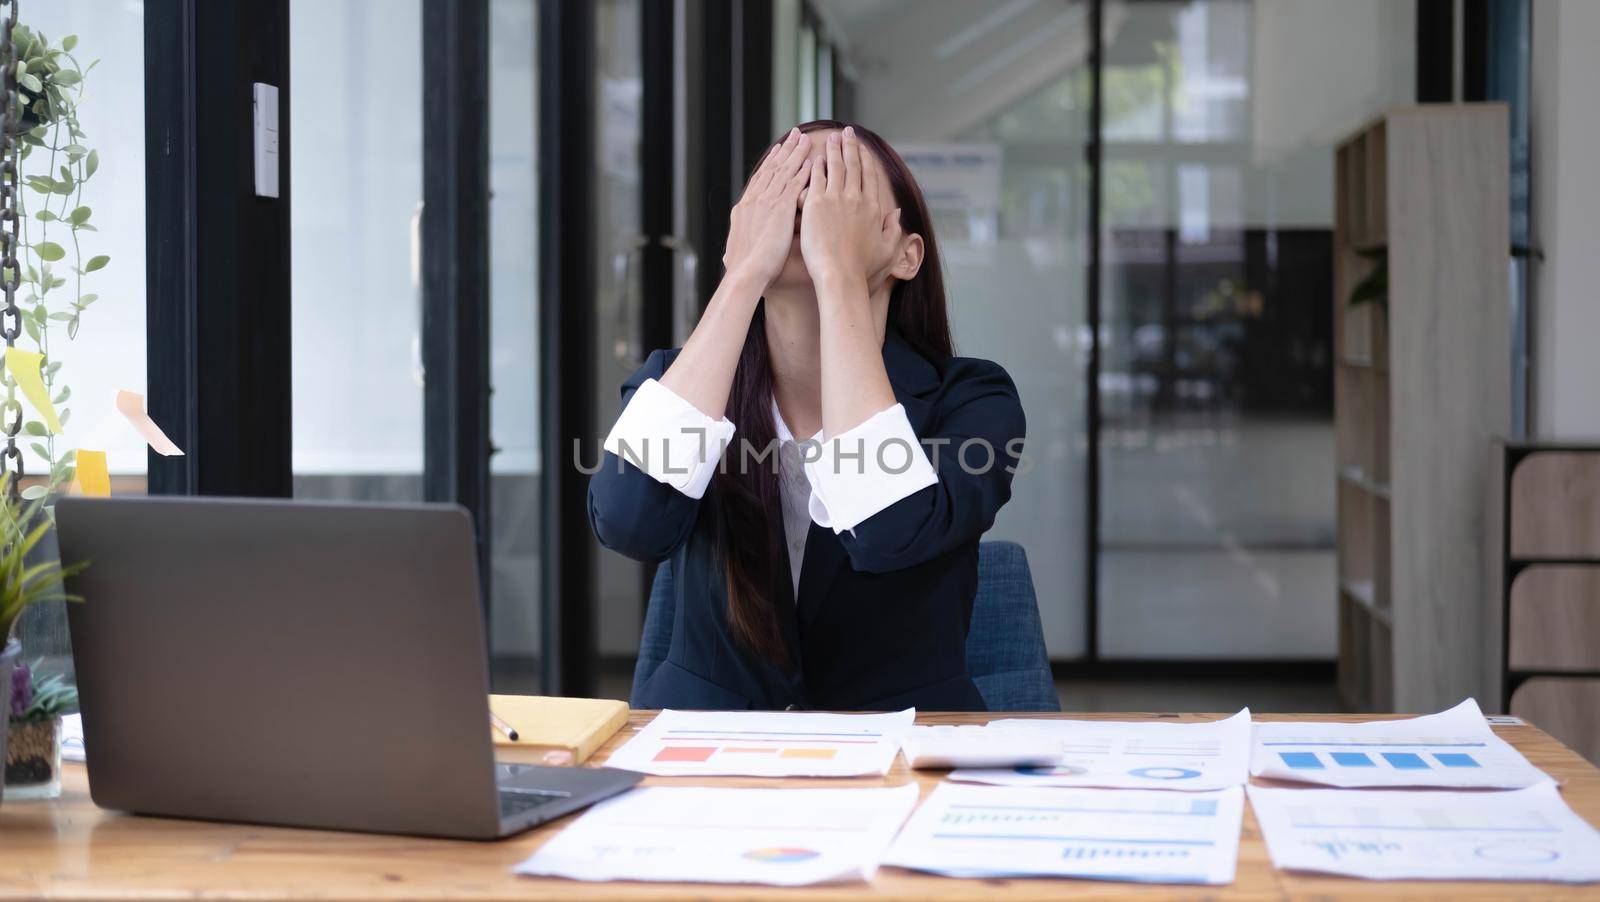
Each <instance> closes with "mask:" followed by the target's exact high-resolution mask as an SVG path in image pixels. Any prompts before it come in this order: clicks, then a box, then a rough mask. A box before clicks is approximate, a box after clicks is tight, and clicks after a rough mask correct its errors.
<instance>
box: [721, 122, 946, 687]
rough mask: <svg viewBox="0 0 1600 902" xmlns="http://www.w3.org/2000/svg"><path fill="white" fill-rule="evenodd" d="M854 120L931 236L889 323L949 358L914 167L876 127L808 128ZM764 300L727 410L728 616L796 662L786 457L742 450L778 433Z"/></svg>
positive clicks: (805, 127)
mask: <svg viewBox="0 0 1600 902" xmlns="http://www.w3.org/2000/svg"><path fill="white" fill-rule="evenodd" d="M846 125H850V126H851V127H853V128H854V129H855V133H856V136H857V137H858V138H859V139H860V140H861V143H862V144H863V145H865V146H866V148H867V149H869V150H871V151H872V152H873V153H875V154H877V157H878V159H879V160H880V161H882V163H883V171H884V175H885V176H886V177H887V178H888V180H889V185H890V187H891V188H892V189H893V191H894V199H895V205H896V206H898V207H899V208H900V224H901V227H902V228H904V229H905V231H906V234H908V235H909V234H917V235H921V236H922V244H923V256H922V268H921V269H919V270H917V274H916V276H914V277H912V278H911V279H909V280H905V281H897V282H896V283H895V285H894V288H893V290H892V291H891V293H890V295H889V325H890V327H891V328H893V329H895V330H896V331H898V332H899V333H900V336H901V337H902V338H904V339H905V340H906V342H907V343H909V344H910V345H911V346H912V347H913V348H915V349H917V351H918V352H919V353H921V354H922V355H923V356H924V357H927V358H929V359H931V360H935V361H939V360H943V359H945V358H947V357H949V356H951V354H952V350H951V342H950V320H949V318H948V317H947V315H946V313H945V298H944V271H943V268H942V266H941V265H940V261H939V244H938V242H936V241H935V240H934V237H933V220H932V218H931V217H929V215H928V205H927V203H926V202H925V201H924V200H923V197H922V189H921V187H919V186H918V185H917V180H916V178H915V176H913V175H912V174H911V169H910V167H908V166H906V163H905V160H902V159H901V158H900V155H899V154H898V153H896V152H895V150H894V148H892V147H890V146H889V144H888V142H886V141H884V140H883V138H881V137H879V136H878V135H877V133H875V132H873V131H872V130H870V129H867V128H864V127H862V126H860V125H856V124H854V123H845V122H838V121H835V120H832V119H817V120H814V121H811V122H806V123H803V124H801V125H800V131H802V132H815V131H830V130H836V129H843V128H844V127H845V126H846ZM775 143H776V142H775ZM797 240H798V239H797ZM765 303H766V302H765V301H762V302H761V304H758V305H757V307H756V312H755V316H754V317H752V318H751V321H750V332H749V334H748V335H746V336H745V341H744V350H743V352H742V353H741V354H740V355H739V366H738V369H737V370H735V371H734V375H733V386H732V389H731V391H730V392H729V394H728V411H727V416H728V419H729V420H732V421H733V423H734V424H735V425H736V426H737V427H738V429H739V439H738V440H736V441H734V442H733V443H731V444H730V445H729V446H728V450H727V452H726V454H727V455H728V457H727V459H725V460H724V462H723V463H724V465H723V466H722V467H721V469H720V470H719V472H718V474H717V476H716V478H715V481H714V483H713V486H714V489H713V503H714V505H715V511H716V523H717V545H718V549H719V551H720V553H721V555H722V559H723V568H724V571H725V572H726V574H727V585H728V623H729V625H730V626H731V627H732V628H733V633H734V635H735V637H737V638H738V640H739V641H740V642H741V643H743V644H744V645H745V646H747V647H749V648H750V649H752V650H753V651H755V652H756V653H758V654H760V655H762V656H763V657H765V658H767V659H768V660H770V661H773V662H774V663H777V664H778V665H779V666H783V667H787V666H789V663H790V662H789V655H788V652H787V650H786V648H785V646H784V642H783V637H782V635H780V633H779V631H778V618H777V610H776V607H775V605H776V604H777V603H778V598H779V597H781V596H780V592H779V591H778V587H779V585H780V584H779V583H778V582H777V580H779V579H784V580H787V579H789V578H790V576H789V573H788V571H787V570H786V569H784V568H783V567H781V566H780V565H779V562H780V561H782V560H783V554H784V549H783V545H784V535H783V514H782V511H781V510H780V504H781V502H780V501H779V498H780V495H779V490H778V474H777V455H776V454H774V455H772V456H770V457H767V458H764V459H763V460H761V461H760V462H759V463H757V462H756V460H755V457H754V455H753V454H752V455H751V456H749V457H745V458H744V459H741V455H743V451H742V449H743V448H746V447H748V448H751V449H754V452H755V453H760V452H761V451H764V450H765V449H766V448H768V447H769V446H771V444H772V442H773V440H774V439H775V438H776V436H777V429H776V426H775V425H774V424H773V422H772V369H771V367H770V366H769V364H768V355H767V330H766V313H765V307H764V305H765Z"/></svg>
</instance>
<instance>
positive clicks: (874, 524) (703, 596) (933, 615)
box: [589, 329, 1024, 711]
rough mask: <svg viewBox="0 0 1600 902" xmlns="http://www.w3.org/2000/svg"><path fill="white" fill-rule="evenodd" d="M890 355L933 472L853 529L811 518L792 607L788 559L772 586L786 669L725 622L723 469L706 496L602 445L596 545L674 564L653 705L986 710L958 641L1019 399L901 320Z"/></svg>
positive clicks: (652, 682)
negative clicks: (918, 345) (719, 511)
mask: <svg viewBox="0 0 1600 902" xmlns="http://www.w3.org/2000/svg"><path fill="white" fill-rule="evenodd" d="M677 353H678V352H677V351H656V352H655V353H653V354H651V355H650V358H649V359H648V360H647V361H645V364H644V366H642V367H640V368H639V371H638V372H636V373H634V374H633V376H632V377H630V378H629V379H628V381H627V382H625V383H623V386H622V403H623V405H624V406H626V405H627V403H628V402H629V401H630V400H632V398H633V394H634V392H635V391H636V390H638V388H639V386H640V385H642V384H644V381H645V380H646V379H659V378H660V377H661V374H662V373H664V372H666V369H667V367H668V366H669V365H670V364H671V363H672V361H673V359H674V358H675V357H676V356H677ZM883 362H884V366H885V368H886V369H887V371H888V375H889V383H890V385H891V386H893V388H894V395H895V399H896V400H897V401H899V402H900V404H901V405H903V406H904V407H905V411H906V415H907V417H908V418H909V419H910V421H911V428H912V429H913V430H914V431H915V432H916V433H917V436H918V437H919V438H920V439H922V441H923V447H924V448H925V449H926V451H927V453H928V456H929V460H930V462H932V463H933V465H934V469H935V471H936V472H937V474H938V478H939V481H938V483H937V484H935V485H931V486H928V487H927V488H925V489H922V490H921V491H919V492H916V493H915V494H912V495H910V496H907V497H906V498H904V499H902V500H900V501H898V502H896V503H894V504H892V505H890V506H889V507H887V508H885V509H883V510H882V511H880V512H878V513H877V514H875V515H873V516H872V517H869V518H868V519H867V520H865V521H863V522H862V523H860V524H858V525H857V526H856V527H855V529H854V530H852V531H850V532H845V533H840V534H837V535H836V534H835V533H834V532H833V530H832V529H827V528H824V527H821V526H818V525H817V524H816V523H812V524H811V531H810V532H809V533H808V534H807V536H806V548H805V558H804V560H803V561H802V563H801V571H800V591H799V596H800V597H799V602H798V604H796V603H795V600H794V599H793V598H792V597H791V596H792V594H793V582H792V580H791V578H790V575H789V574H790V570H789V564H788V560H787V559H785V560H784V561H783V562H781V563H780V564H779V566H777V567H775V568H774V570H773V572H774V573H775V574H779V575H781V578H780V579H778V580H777V582H778V583H779V584H780V585H779V586H775V587H774V588H775V591H776V592H777V593H778V597H777V609H778V612H779V628H780V631H781V632H782V634H783V637H784V640H785V642H786V643H787V645H788V647H789V658H790V661H791V664H790V666H788V667H779V666H777V665H774V664H773V663H771V662H770V661H767V660H765V659H763V658H761V657H760V656H758V655H757V654H756V653H754V652H752V651H751V650H750V649H748V648H747V647H745V646H744V645H742V644H741V643H740V642H739V641H738V640H737V639H736V638H734V636H733V634H732V632H731V631H730V630H729V627H728V621H727V607H728V597H727V589H726V584H725V577H724V574H723V569H722V567H721V565H720V563H719V561H718V556H717V555H716V554H715V553H714V551H715V544H716V527H715V519H714V516H713V511H712V509H711V504H712V503H713V502H712V499H713V498H714V497H715V492H716V491H717V488H716V484H715V481H713V484H712V486H711V488H710V489H709V490H708V491H707V492H706V495H705V500H704V503H702V501H699V500H696V499H694V498H690V497H688V496H687V495H684V494H683V493H682V492H679V491H678V490H677V489H675V488H673V487H672V486H669V485H666V484H665V483H661V482H657V481H656V480H655V479H653V478H651V477H650V476H648V475H646V474H645V473H644V472H642V471H641V470H639V469H638V468H636V467H635V466H634V465H633V463H632V462H631V461H629V462H623V461H621V460H619V459H618V458H617V457H616V456H615V455H613V454H611V453H610V452H606V453H605V455H604V459H603V460H602V461H601V466H600V469H599V471H597V472H596V473H595V474H594V475H593V476H592V477H591V478H590V481H589V522H590V523H591V524H592V525H593V527H594V532H595V535H596V536H598V537H599V539H600V544H602V545H604V546H605V547H607V548H610V549H612V550H614V551H619V552H621V553H622V554H625V555H627V556H628V557H631V558H635V559H637V560H641V561H646V562H657V561H663V560H667V559H670V560H671V565H672V575H673V580H672V582H673V591H674V594H675V595H676V598H675V599H674V601H675V605H674V607H675V611H676V615H675V618H674V622H673V625H672V647H671V650H670V651H669V652H668V654H667V659H666V661H664V662H663V663H662V664H661V666H660V667H658V668H657V669H656V671H655V673H654V674H653V675H652V676H651V677H650V679H649V680H648V681H647V682H646V684H645V685H644V686H643V687H637V686H636V687H634V693H635V698H636V699H638V700H640V701H641V703H642V704H643V705H644V706H645V707H650V708H686V709H714V710H726V709H745V708H757V709H769V710H771V709H784V708H799V709H805V708H811V709H818V710H832V711H839V710H851V709H856V710H880V711H881V710H896V709H900V708H906V707H913V706H914V707H916V708H917V709H919V710H930V711H941V710H942V711H981V710H984V703H983V698H982V697H981V696H979V695H978V690H977V687H976V686H974V685H973V682H972V679H971V678H970V677H969V676H968V675H967V666H966V656H965V651H964V643H965V642H966V636H967V622H968V620H969V618H970V616H971V614H972V601H973V597H974V596H975V595H976V593H977V584H978V538H979V537H980V536H982V535H983V533H984V531H985V530H987V529H988V528H989V527H990V526H991V525H993V523H994V518H995V513H996V512H997V511H999V510H1000V506H1001V505H1003V504H1005V503H1006V500H1007V499H1009V498H1010V497H1011V475H1012V472H1013V471H1014V470H1015V468H1016V466H1017V463H1018V460H1019V458H1020V455H1021V448H1022V436H1023V432H1024V421H1023V415H1022V405H1021V403H1020V402H1019V400H1018V398H1017V389H1016V386H1015V385H1013V384H1012V382H1011V377H1009V376H1007V375H1006V372H1005V370H1004V369H1002V368H1001V367H1000V366H999V365H998V364H995V363H991V362H990V361H987V360H978V359H975V358H968V357H952V358H949V359H946V360H942V361H937V362H935V361H930V360H928V359H927V358H925V357H923V356H922V355H920V354H919V353H917V351H916V350H914V349H913V348H912V347H911V346H910V345H909V344H908V343H907V342H906V341H905V340H904V339H903V338H901V337H900V336H899V335H898V334H896V333H895V331H894V330H893V329H891V330H890V331H889V334H888V336H887V338H886V340H885V341H884V346H883ZM735 425H736V426H737V425H738V424H735ZM972 439H978V440H981V441H975V442H969V440H972ZM930 440H933V443H931V444H930ZM943 440H948V441H943ZM733 441H734V444H733V445H730V446H729V454H730V455H731V454H736V453H737V451H736V450H734V449H735V448H736V447H737V443H738V441H739V436H738V435H737V434H736V435H735V436H734V439H733ZM963 443H967V445H966V447H965V448H964V449H963ZM991 448H992V449H993V454H994V458H993V465H992V466H989V465H988V464H989V463H990V458H989V454H990V452H989V449H991ZM958 454H961V455H963V459H964V461H965V464H966V466H965V467H963V466H962V465H961V463H960V462H959V461H958V460H957V455H958ZM731 459H732V460H737V458H731ZM897 459H898V458H896V460H897ZM775 460H776V458H775V457H772V458H768V461H769V462H771V461H775Z"/></svg>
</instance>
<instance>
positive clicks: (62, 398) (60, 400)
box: [50, 316, 72, 404]
mask: <svg viewBox="0 0 1600 902" xmlns="http://www.w3.org/2000/svg"><path fill="white" fill-rule="evenodd" d="M71 318H72V317H70V316H69V317H67V319H71ZM70 397H72V386H70V385H63V386H62V387H61V394H59V395H56V396H55V397H54V398H51V399H50V401H51V403H52V404H65V403H67V399H68V398H70Z"/></svg>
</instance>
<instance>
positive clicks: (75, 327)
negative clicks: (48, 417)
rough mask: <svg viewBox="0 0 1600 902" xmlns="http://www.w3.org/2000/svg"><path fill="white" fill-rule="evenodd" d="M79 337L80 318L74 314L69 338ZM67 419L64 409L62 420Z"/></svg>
mask: <svg viewBox="0 0 1600 902" xmlns="http://www.w3.org/2000/svg"><path fill="white" fill-rule="evenodd" d="M77 337H78V318H77V317H76V316H74V317H73V318H72V322H70V323H67V338H68V339H69V340H70V339H74V338H77ZM66 421H67V413H66V411H62V412H61V422H63V423H65V422H66Z"/></svg>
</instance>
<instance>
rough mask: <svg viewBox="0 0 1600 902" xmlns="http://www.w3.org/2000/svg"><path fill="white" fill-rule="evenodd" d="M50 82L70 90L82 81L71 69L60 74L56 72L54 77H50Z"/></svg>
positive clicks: (63, 70)
mask: <svg viewBox="0 0 1600 902" xmlns="http://www.w3.org/2000/svg"><path fill="white" fill-rule="evenodd" d="M50 80H51V81H52V82H55V83H56V84H58V85H61V86H62V87H67V88H70V87H72V86H73V85H75V84H77V83H78V82H80V81H82V80H83V79H82V78H81V77H79V75H78V73H77V72H74V71H73V70H71V69H62V70H61V71H60V72H57V73H56V74H55V75H54V76H52V77H51V79H50Z"/></svg>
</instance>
